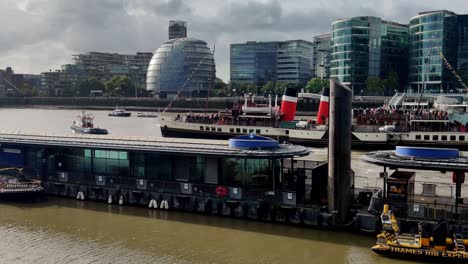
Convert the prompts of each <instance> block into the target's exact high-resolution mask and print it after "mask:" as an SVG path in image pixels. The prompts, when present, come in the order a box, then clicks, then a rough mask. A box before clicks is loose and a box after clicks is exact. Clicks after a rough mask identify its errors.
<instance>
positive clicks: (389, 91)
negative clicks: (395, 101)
mask: <svg viewBox="0 0 468 264" xmlns="http://www.w3.org/2000/svg"><path fill="white" fill-rule="evenodd" d="M382 84H383V86H384V87H385V88H384V90H385V94H386V95H393V94H395V91H399V90H400V78H399V77H398V73H396V72H395V71H394V70H390V72H389V73H388V75H387V78H385V79H384V80H383V81H382Z"/></svg>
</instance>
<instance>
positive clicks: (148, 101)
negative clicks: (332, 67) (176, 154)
mask: <svg viewBox="0 0 468 264" xmlns="http://www.w3.org/2000/svg"><path fill="white" fill-rule="evenodd" d="M238 99H239V98H233V97H226V98H209V99H208V100H207V99H205V98H192V99H184V98H182V99H178V100H174V101H171V100H170V99H156V98H123V97H122V98H118V97H94V98H89V97H2V98H0V107H25V108H61V109H91V110H112V109H114V108H115V107H116V106H120V107H124V108H125V109H127V110H129V111H145V112H157V111H158V110H159V111H164V109H165V108H166V107H167V106H169V105H170V107H169V108H168V109H169V110H168V111H171V112H188V111H192V112H205V111H208V112H218V111H223V110H226V109H231V108H232V106H233V104H234V102H235V101H237V100H238ZM384 99H385V98H382V99H375V98H373V99H372V100H364V101H362V100H356V101H354V102H353V106H354V107H378V106H381V105H382V103H383V101H384ZM318 104H319V101H318V100H300V101H299V102H298V104H297V111H298V114H299V115H313V114H315V113H316V112H317V109H318Z"/></svg>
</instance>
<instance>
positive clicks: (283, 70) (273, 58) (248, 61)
mask: <svg viewBox="0 0 468 264" xmlns="http://www.w3.org/2000/svg"><path fill="white" fill-rule="evenodd" d="M313 56H314V44H313V43H311V42H308V41H304V40H291V41H282V42H280V41H275V42H247V43H244V44H231V59H230V73H231V82H233V83H247V84H255V85H256V86H257V87H261V86H263V85H265V84H266V83H267V82H269V81H272V82H277V81H278V82H288V83H296V84H306V83H307V82H308V81H309V80H310V79H311V78H312V73H313Z"/></svg>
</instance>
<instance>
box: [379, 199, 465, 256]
mask: <svg viewBox="0 0 468 264" xmlns="http://www.w3.org/2000/svg"><path fill="white" fill-rule="evenodd" d="M380 218H381V221H382V229H383V232H382V233H380V234H378V235H377V244H376V245H375V246H373V247H372V250H373V251H374V252H376V253H378V254H381V255H384V256H388V257H394V258H402V259H413V260H419V261H429V262H439V263H440V262H442V263H468V252H467V251H466V248H467V247H468V239H463V236H462V235H460V234H456V233H452V234H450V235H448V233H449V232H447V226H446V224H445V223H440V224H439V225H438V226H437V227H436V228H434V230H433V231H432V235H431V236H430V237H423V235H422V230H423V229H422V224H421V223H420V224H419V225H418V227H419V228H418V229H419V230H418V233H417V234H405V233H400V228H399V226H398V222H397V220H396V218H395V215H394V214H393V213H392V211H391V210H389V206H388V205H387V204H386V205H384V209H383V212H382V214H381V216H380Z"/></svg>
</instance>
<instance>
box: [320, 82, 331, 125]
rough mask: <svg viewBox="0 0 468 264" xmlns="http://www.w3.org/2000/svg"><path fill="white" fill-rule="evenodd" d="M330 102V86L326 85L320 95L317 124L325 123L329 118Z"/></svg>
mask: <svg viewBox="0 0 468 264" xmlns="http://www.w3.org/2000/svg"><path fill="white" fill-rule="evenodd" d="M329 103H330V88H328V87H324V88H323V90H322V95H321V96H320V104H319V109H318V114H317V124H322V125H323V124H325V123H326V120H327V119H328V113H329V106H328V105H329Z"/></svg>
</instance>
